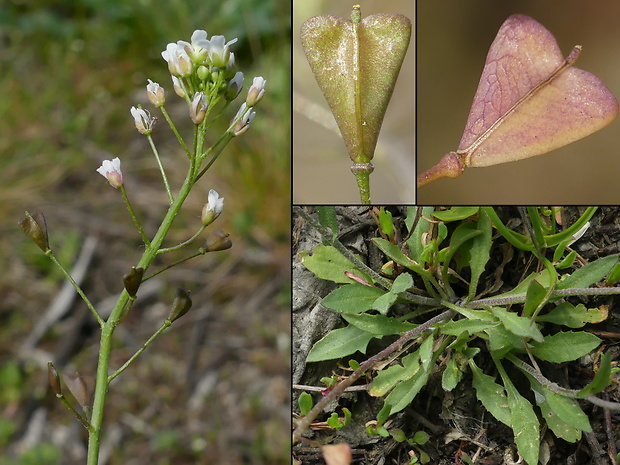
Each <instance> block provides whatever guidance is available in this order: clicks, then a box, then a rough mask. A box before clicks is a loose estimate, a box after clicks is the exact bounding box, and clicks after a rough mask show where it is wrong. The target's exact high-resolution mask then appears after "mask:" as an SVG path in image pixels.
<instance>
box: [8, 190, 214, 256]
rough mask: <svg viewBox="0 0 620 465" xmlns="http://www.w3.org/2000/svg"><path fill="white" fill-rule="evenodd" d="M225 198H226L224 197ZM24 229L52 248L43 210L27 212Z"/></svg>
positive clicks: (42, 246)
mask: <svg viewBox="0 0 620 465" xmlns="http://www.w3.org/2000/svg"><path fill="white" fill-rule="evenodd" d="M222 200H224V199H222ZM19 225H20V226H21V228H22V230H23V231H24V233H25V234H26V236H28V237H29V238H30V239H32V240H33V241H34V243H35V244H37V245H38V246H39V248H40V249H41V250H42V251H43V252H46V253H47V251H48V250H50V243H49V238H48V236H47V225H46V224H45V217H44V216H43V213H41V212H34V213H33V214H32V215H31V214H30V213H28V212H26V216H25V217H24V218H23V219H21V220H20V221H19Z"/></svg>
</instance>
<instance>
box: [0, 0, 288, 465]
mask: <svg viewBox="0 0 620 465" xmlns="http://www.w3.org/2000/svg"><path fill="white" fill-rule="evenodd" d="M290 13H291V12H290V2H288V1H285V0H227V1H226V2H220V1H216V0H137V1H126V0H75V1H67V0H64V1H61V0H55V1H54V0H28V1H24V0H6V1H3V2H2V4H1V5H0V69H1V70H2V72H1V73H0V93H1V95H2V96H3V97H2V99H0V121H2V123H1V124H0V177H1V180H0V198H2V202H0V217H1V218H2V220H3V221H1V222H0V235H1V237H2V240H1V241H0V269H1V270H3V272H2V273H0V296H2V297H1V299H0V412H1V418H0V451H3V452H0V462H1V463H6V464H30V463H32V464H35V463H36V464H61V463H62V464H73V463H75V464H78V463H84V462H85V460H84V456H83V454H84V446H85V439H86V435H85V432H84V431H83V428H82V427H81V426H80V425H79V424H78V422H77V421H76V420H75V418H73V417H72V416H71V414H70V413H69V412H67V411H66V409H65V408H64V407H63V406H62V404H61V403H60V402H59V401H57V400H56V399H55V398H54V396H53V395H52V393H51V392H50V390H49V388H48V385H47V374H46V367H45V363H46V361H47V360H54V361H55V362H56V364H57V368H59V370H60V371H63V372H71V373H74V372H75V371H76V370H77V371H79V372H80V374H83V375H94V373H95V369H96V356H97V349H98V338H99V332H98V330H97V328H96V326H95V325H93V321H92V318H90V317H89V315H88V311H87V309H86V307H85V305H84V304H83V303H82V302H81V301H75V302H74V303H73V305H72V306H71V309H70V311H69V312H68V314H67V315H66V316H65V317H64V318H63V319H62V320H61V321H60V322H57V323H56V324H55V325H54V326H53V327H52V328H51V329H50V330H49V331H48V332H47V333H46V334H45V335H44V336H43V338H42V339H41V341H40V342H39V343H38V344H37V345H36V347H29V348H28V347H25V346H24V341H25V340H26V339H27V338H28V336H29V334H31V332H32V330H33V327H34V326H35V325H36V323H37V321H38V319H39V318H40V317H41V316H42V315H43V314H44V313H45V312H46V309H47V308H48V306H49V305H50V303H51V302H52V301H53V299H54V298H55V296H56V295H57V293H58V292H59V290H60V289H61V287H62V285H63V283H64V280H63V278H62V276H61V275H60V274H59V272H58V271H57V270H56V269H54V267H53V266H52V265H51V263H50V262H49V260H48V259H47V258H46V257H45V256H43V254H42V253H41V252H40V250H39V249H38V248H37V247H36V246H35V245H34V244H33V243H32V242H30V241H29V240H28V239H26V238H25V236H23V234H22V233H21V231H20V230H19V228H18V225H17V221H18V220H19V219H20V218H21V217H22V216H23V211H24V210H29V211H33V210H39V211H42V212H44V214H45V216H46V219H47V224H48V227H49V231H50V242H51V246H52V248H53V249H54V250H55V252H56V254H57V255H58V256H59V257H60V260H61V261H62V262H63V263H64V264H65V265H66V266H67V267H68V268H71V266H72V263H73V262H74V261H75V259H76V257H77V255H78V254H79V252H80V250H81V248H82V245H83V243H84V240H85V238H86V237H93V238H95V239H96V240H97V241H98V242H97V244H98V245H97V248H96V251H95V255H94V258H93V261H92V262H91V265H90V268H89V270H88V273H87V275H86V278H85V281H84V284H83V288H84V290H85V292H86V294H87V295H88V296H89V298H90V299H91V301H93V302H95V303H101V302H105V299H106V298H109V297H112V298H114V296H116V295H117V294H118V292H120V290H121V289H122V284H121V281H120V276H122V275H123V274H124V273H126V272H127V271H128V270H129V268H130V266H131V265H134V264H135V263H136V261H137V260H138V259H139V257H140V255H141V249H140V243H139V238H138V235H137V233H136V232H135V230H134V228H133V227H132V223H131V221H130V219H129V217H128V215H127V214H126V211H125V207H124V205H123V203H122V200H121V196H120V195H119V193H118V191H116V190H115V189H112V188H111V187H110V186H109V185H108V184H107V182H106V181H105V179H104V178H102V177H101V176H100V175H99V174H97V173H96V171H95V170H96V168H98V167H99V166H100V164H101V161H102V160H104V159H112V158H114V157H116V156H118V157H119V158H120V159H121V161H122V164H123V165H122V168H123V174H124V176H125V184H126V187H127V191H128V194H129V196H130V199H131V200H132V204H133V206H134V209H136V210H137V212H138V215H139V216H140V218H141V219H142V221H143V225H144V227H145V229H146V230H147V232H148V233H149V234H151V235H152V234H153V233H154V231H155V228H156V227H157V226H158V225H159V221H160V219H161V217H162V216H163V214H164V213H165V211H166V208H167V200H166V195H165V191H164V189H163V186H162V184H161V179H160V176H159V173H158V170H157V167H156V164H155V162H154V159H153V157H152V154H151V151H150V149H149V148H148V145H147V141H146V139H145V138H144V137H143V136H141V135H140V134H138V132H137V131H136V129H135V127H134V124H133V119H132V118H131V116H130V114H129V109H130V107H131V106H132V105H138V104H141V105H143V106H144V107H145V108H147V109H149V110H150V111H151V112H152V113H153V114H154V115H156V116H159V115H158V112H157V111H156V110H155V109H154V108H152V107H151V106H150V105H149V103H148V101H147V100H146V93H145V86H146V84H147V78H150V79H152V80H153V81H156V82H159V83H160V84H161V85H162V86H164V88H166V90H167V98H168V102H170V103H168V104H167V109H168V111H169V112H170V113H171V115H172V117H173V119H174V121H175V123H176V124H177V127H178V128H179V129H180V130H181V132H182V134H183V135H185V136H186V137H187V136H190V135H191V133H192V128H193V125H192V123H191V121H190V119H189V118H188V117H187V116H188V115H187V108H186V106H185V104H184V102H182V100H181V99H179V98H177V97H176V95H175V94H174V92H173V91H172V85H171V80H170V75H169V73H168V70H167V66H166V63H165V62H164V60H163V59H162V58H161V55H160V53H161V51H162V50H164V49H165V47H166V44H167V43H169V42H176V41H177V40H186V41H189V39H190V36H191V34H192V32H193V31H194V30H195V29H205V30H206V31H207V32H208V34H209V37H211V36H212V35H224V36H226V39H227V40H230V39H232V38H234V37H237V38H238V39H239V42H237V43H236V44H235V45H234V46H233V51H234V53H235V57H236V62H237V67H238V69H239V70H241V71H243V73H244V75H245V86H244V90H243V91H242V94H241V97H240V98H239V99H238V101H235V102H234V103H233V105H232V106H231V108H230V109H229V112H230V115H227V116H226V117H225V118H222V119H223V121H221V124H220V125H219V126H218V127H216V128H214V129H213V130H212V132H211V133H210V137H212V138H213V139H212V141H213V140H215V139H216V138H217V137H218V136H219V135H220V134H221V130H222V129H223V128H224V127H225V126H224V125H226V124H227V122H228V120H229V119H230V118H232V117H233V116H234V114H235V112H236V110H237V108H238V106H239V105H240V104H241V102H242V101H243V98H244V96H245V95H246V92H247V88H248V87H249V85H250V84H251V82H252V77H254V76H263V77H264V78H265V79H266V80H267V95H266V96H265V99H264V100H263V101H262V102H261V103H260V105H259V106H258V107H257V108H256V111H257V116H256V118H255V120H254V122H253V123H252V127H251V129H250V131H249V132H248V133H247V134H245V135H244V136H243V137H240V138H237V139H234V140H233V141H232V142H231V143H230V144H229V146H228V147H227V148H226V150H225V151H224V152H223V153H222V156H221V157H220V159H218V161H217V163H216V164H215V165H214V169H212V170H210V171H209V173H208V174H207V175H205V176H204V177H203V178H202V179H201V181H200V182H199V183H198V186H197V187H196V189H195V190H194V191H193V192H192V194H191V195H190V197H189V198H188V200H187V202H186V205H185V206H184V208H183V212H182V214H181V215H180V217H179V218H178V220H177V222H175V224H174V225H173V230H172V232H171V234H170V236H169V240H168V242H167V244H166V245H168V246H170V245H174V244H175V243H178V242H180V241H183V240H185V239H187V238H188V237H190V236H191V235H192V234H193V232H194V231H195V230H196V229H197V228H198V226H199V217H200V210H201V208H202V205H203V204H204V203H205V202H206V200H207V193H208V191H209V189H216V190H217V191H218V192H219V193H220V195H221V196H223V197H225V199H226V203H225V209H224V212H223V214H222V216H220V218H219V219H218V221H217V223H216V225H215V227H220V228H222V229H224V230H225V231H227V232H230V235H231V239H232V241H233V244H234V245H233V248H232V249H231V250H229V251H225V252H218V253H214V254H208V255H206V256H203V257H201V258H199V259H197V260H194V261H192V262H189V263H188V264H184V265H182V266H180V267H178V268H174V269H173V270H172V271H171V272H169V273H168V274H166V275H163V276H164V278H163V279H162V280H161V281H159V282H158V286H156V288H155V289H154V291H153V292H152V293H151V294H150V295H147V296H146V297H145V298H143V299H140V295H139V300H138V304H137V305H136V306H135V307H134V308H133V310H132V313H131V314H130V316H129V318H128V319H127V320H126V321H125V322H124V323H123V325H121V327H119V330H117V333H116V335H115V336H116V338H117V340H118V344H117V346H116V349H115V350H114V351H113V355H112V357H113V358H112V363H111V366H112V367H113V368H116V367H118V366H120V365H121V364H122V363H123V362H124V361H125V360H126V359H127V358H128V357H129V356H131V354H132V353H133V352H134V351H135V350H136V349H137V348H138V347H140V345H141V344H142V343H143V342H144V341H145V340H146V339H147V338H148V336H149V335H150V334H152V332H153V331H154V330H155V329H156V328H157V327H158V326H159V324H160V323H161V321H162V320H163V319H164V318H165V317H166V316H167V314H168V311H169V305H170V303H171V302H172V298H173V297H174V291H175V289H176V288H177V287H184V288H187V289H190V290H191V291H192V299H193V302H194V307H193V309H192V311H191V312H190V313H189V314H188V315H186V316H185V317H184V318H183V319H182V320H179V322H177V323H175V325H174V326H173V327H172V328H171V329H170V330H168V331H167V333H166V334H164V335H163V336H161V337H160V338H159V339H158V340H157V341H156V342H155V343H154V344H153V345H152V346H151V347H150V348H149V350H147V351H146V352H145V354H143V357H142V358H141V359H139V360H138V362H137V363H136V364H135V365H133V366H132V367H130V368H129V369H128V370H127V371H126V372H125V373H124V374H123V375H122V376H121V377H119V379H118V381H117V382H115V383H113V385H112V386H111V392H110V395H109V397H108V405H107V410H106V418H105V421H104V427H105V428H106V430H105V432H104V445H103V450H104V451H107V452H106V454H107V455H106V458H107V459H106V461H105V463H108V464H121V463H122V464H144V463H153V464H169V463H175V464H203V463H205V464H206V463H227V464H241V463H243V464H264V463H274V464H279V463H288V460H289V459H288V457H289V454H288V450H289V438H290V430H289V427H290V413H289V411H290V408H289V384H290V342H289V341H290V339H289V337H290V336H289V333H290V313H289V305H290V303H289V302H290V246H289V240H290V205H289V203H290V27H291V26H290ZM216 126H217V125H216ZM153 137H154V139H155V142H156V144H157V146H158V149H159V151H160V155H161V156H162V160H163V163H164V166H165V167H166V169H167V172H168V175H169V178H170V180H171V183H172V184H173V186H176V187H178V186H179V185H180V182H181V181H182V179H183V177H184V174H185V170H186V162H187V160H186V159H185V156H184V155H183V154H182V152H181V150H180V147H179V146H178V144H177V142H176V140H175V138H174V136H173V134H172V132H171V131H170V129H169V128H168V126H167V125H166V124H165V121H164V119H163V117H160V122H159V124H158V125H157V126H156V127H155V130H154V133H153ZM182 256H184V254H183V253H182V252H180V253H178V255H176V256H165V257H162V259H161V260H160V261H159V262H158V263H156V266H162V265H165V264H166V263H170V262H172V261H174V260H176V259H178V258H181V257H182ZM102 463H103V462H102Z"/></svg>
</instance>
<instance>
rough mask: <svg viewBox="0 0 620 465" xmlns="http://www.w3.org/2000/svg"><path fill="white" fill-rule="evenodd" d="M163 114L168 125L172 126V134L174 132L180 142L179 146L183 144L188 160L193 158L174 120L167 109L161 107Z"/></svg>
mask: <svg viewBox="0 0 620 465" xmlns="http://www.w3.org/2000/svg"><path fill="white" fill-rule="evenodd" d="M161 113H162V115H164V118H166V121H167V122H168V125H169V126H170V129H172V132H174V135H175V136H176V138H177V140H178V141H179V144H181V147H183V150H184V151H185V154H186V155H187V158H191V157H192V156H191V152H190V151H189V149H188V148H187V145H185V141H184V140H183V138H182V137H181V134H179V131H177V127H176V126H175V125H174V123H173V122H172V119H171V118H170V115H169V114H168V112H167V111H166V109H165V108H164V107H161Z"/></svg>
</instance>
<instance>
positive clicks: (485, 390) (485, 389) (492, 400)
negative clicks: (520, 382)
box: [469, 359, 511, 426]
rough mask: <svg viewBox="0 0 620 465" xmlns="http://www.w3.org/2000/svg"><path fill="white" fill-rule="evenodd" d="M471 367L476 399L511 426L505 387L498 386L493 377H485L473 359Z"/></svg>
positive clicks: (470, 361)
mask: <svg viewBox="0 0 620 465" xmlns="http://www.w3.org/2000/svg"><path fill="white" fill-rule="evenodd" d="M469 366H470V368H471V372H472V374H473V379H472V385H473V386H474V389H475V390H476V397H477V398H478V400H479V401H480V402H481V403H482V405H484V408H486V409H487V410H488V411H489V412H490V413H491V415H493V416H494V417H495V418H496V419H498V420H499V421H501V422H502V423H504V424H505V425H507V426H511V422H510V408H509V407H508V397H507V396H506V391H505V390H504V387H503V386H501V385H499V384H497V383H496V382H495V379H494V378H492V377H491V376H488V375H485V374H484V373H483V372H482V370H480V368H478V366H477V365H476V364H475V363H474V361H473V360H472V359H470V360H469Z"/></svg>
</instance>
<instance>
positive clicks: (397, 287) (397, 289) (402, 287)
mask: <svg viewBox="0 0 620 465" xmlns="http://www.w3.org/2000/svg"><path fill="white" fill-rule="evenodd" d="M412 287H413V278H412V277H411V275H410V274H409V273H401V274H399V275H398V276H397V277H396V279H395V280H394V282H393V283H392V289H391V290H390V292H393V293H394V294H400V293H401V292H405V291H407V290H409V289H411V288H412Z"/></svg>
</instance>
